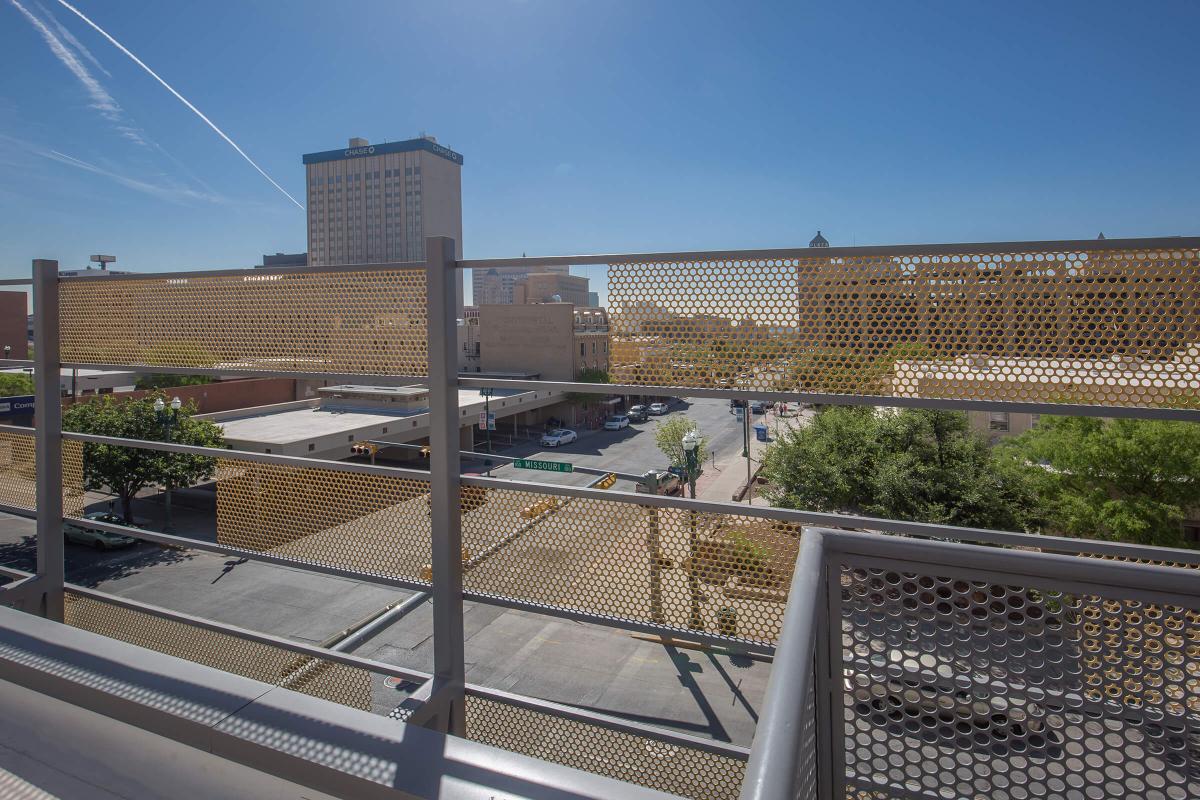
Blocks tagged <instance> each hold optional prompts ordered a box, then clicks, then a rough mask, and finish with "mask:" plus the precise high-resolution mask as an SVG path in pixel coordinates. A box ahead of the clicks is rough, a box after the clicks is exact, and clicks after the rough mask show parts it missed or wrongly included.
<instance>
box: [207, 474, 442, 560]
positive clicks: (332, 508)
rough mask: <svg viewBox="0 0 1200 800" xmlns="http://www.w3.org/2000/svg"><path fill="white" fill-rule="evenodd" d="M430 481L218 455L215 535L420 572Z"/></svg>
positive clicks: (256, 546) (238, 543) (277, 550)
mask: <svg viewBox="0 0 1200 800" xmlns="http://www.w3.org/2000/svg"><path fill="white" fill-rule="evenodd" d="M429 530H430V526H429V482H428V481H421V480H410V479H407V478H396V477H391V476H383V475H366V474H362V473H357V472H342V471H339V470H331V469H322V468H319V467H303V468H298V467H284V466H279V465H275V464H257V463H252V462H248V461H239V460H236V459H230V458H222V459H218V461H217V541H218V542H220V543H221V544H227V545H231V546H234V547H241V548H245V549H248V550H258V551H262V552H270V553H274V554H276V555H281V556H286V557H289V558H294V559H296V560H297V561H308V562H312V563H318V564H326V565H329V566H334V567H339V568H342V569H349V570H354V571H357V572H363V573H368V574H375V575H386V576H389V577H398V578H407V579H410V580H414V581H415V580H422V578H421V572H422V569H423V567H424V566H425V565H426V564H428V563H429V562H430V558H431V555H430V554H431V549H430V533H429Z"/></svg>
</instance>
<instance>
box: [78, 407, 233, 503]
mask: <svg viewBox="0 0 1200 800" xmlns="http://www.w3.org/2000/svg"><path fill="white" fill-rule="evenodd" d="M159 397H163V394H162V393H161V392H156V393H155V394H153V395H151V396H149V397H146V398H143V399H141V400H116V399H114V398H113V397H112V396H111V395H106V396H105V397H103V398H102V399H97V400H93V401H91V402H89V403H79V404H78V405H73V406H71V407H70V408H68V409H66V410H64V411H63V429H64V430H69V431H78V432H80V433H93V434H99V435H102V436H117V437H121V438H125V439H143V440H147V441H157V442H161V441H166V439H167V434H166V431H165V429H164V427H163V425H162V423H160V422H159V420H158V416H157V414H156V412H155V410H154V401H155V400H156V399H157V398H159ZM164 399H165V398H164ZM195 411H196V408H195V405H194V404H192V403H189V404H188V405H186V406H184V407H183V408H181V409H179V418H178V423H177V424H176V425H174V427H173V428H172V429H171V434H170V440H171V441H172V442H176V443H178V444H190V445H198V446H202V447H222V446H224V444H225V440H224V437H223V436H222V434H221V429H220V428H219V427H218V426H217V425H215V424H214V423H212V422H209V421H208V420H200V419H196V418H194V417H193V416H192V415H193V414H194V413H195ZM215 470H216V459H215V458H211V457H208V456H196V455H184V454H181V453H164V452H160V451H157V450H143V449H138V448H130V447H118V446H114V445H106V444H93V443H86V444H84V446H83V481H84V488H85V489H88V490H91V491H103V490H105V489H109V490H111V491H112V492H113V493H114V494H116V495H117V496H118V497H119V498H120V499H121V514H122V516H123V517H124V518H125V521H126V522H133V508H132V504H133V498H134V497H135V496H136V495H137V493H138V492H139V491H141V490H142V489H144V488H146V487H147V486H164V487H170V488H180V487H185V486H192V485H194V484H196V483H198V482H200V481H202V480H206V479H208V478H211V477H212V475H213V473H214V471H215Z"/></svg>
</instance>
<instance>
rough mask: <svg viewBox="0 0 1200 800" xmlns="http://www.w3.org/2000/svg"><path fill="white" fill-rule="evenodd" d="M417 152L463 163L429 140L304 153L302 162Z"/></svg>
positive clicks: (455, 154) (447, 150)
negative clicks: (420, 151)
mask: <svg viewBox="0 0 1200 800" xmlns="http://www.w3.org/2000/svg"><path fill="white" fill-rule="evenodd" d="M418 150H424V151H425V152H427V153H433V154H434V155H435V156H441V157H442V158H444V159H446V160H447V161H450V162H452V163H454V164H459V165H461V164H462V163H463V157H462V153H456V152H454V151H453V150H451V149H450V148H449V147H446V146H444V145H440V144H438V143H437V142H434V141H431V140H429V139H405V140H404V141H402V142H384V143H383V144H368V145H366V146H364V147H344V148H341V149H338V150H322V151H321V152H319V153H305V154H304V156H303V158H302V160H303V162H304V163H305V164H321V163H324V162H326V161H346V160H348V159H352V158H363V157H364V156H382V155H386V154H387V153H413V152H416V151H418Z"/></svg>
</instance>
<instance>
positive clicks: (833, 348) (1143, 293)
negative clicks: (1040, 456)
mask: <svg viewBox="0 0 1200 800" xmlns="http://www.w3.org/2000/svg"><path fill="white" fill-rule="evenodd" d="M1198 277H1200V253H1198V252H1197V251H1196V250H1194V249H1186V250H1185V249H1181V250H1154V251H1135V250H1100V249H1096V250H1090V251H1082V250H1081V251H1072V252H1025V251H1021V250H1018V249H1014V250H1013V251H1012V252H1010V253H1003V254H981V253H971V252H969V251H964V252H961V253H957V254H938V255H926V256H921V255H907V254H906V255H894V256H889V255H886V254H884V255H879V254H872V255H842V256H830V255H821V251H820V250H813V253H812V255H808V254H805V255H804V256H798V257H794V258H784V259H747V260H712V261H700V262H648V263H630V264H613V265H610V266H609V271H608V281H609V285H608V292H609V303H610V315H611V325H612V331H613V342H612V369H611V373H612V375H613V380H614V381H615V382H619V383H634V384H656V385H665V386H679V387H706V388H721V387H730V388H744V389H763V390H780V391H804V392H828V393H842V394H866V395H879V396H889V395H894V396H904V397H930V398H954V399H971V400H1011V401H1039V402H1062V403H1089V404H1105V405H1119V406H1168V407H1170V406H1183V407H1200V401H1197V399H1196V395H1197V392H1198V391H1200V345H1198V342H1200V290H1198V289H1197V283H1198Z"/></svg>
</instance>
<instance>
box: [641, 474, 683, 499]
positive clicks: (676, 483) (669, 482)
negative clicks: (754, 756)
mask: <svg viewBox="0 0 1200 800" xmlns="http://www.w3.org/2000/svg"><path fill="white" fill-rule="evenodd" d="M634 491H636V492H641V493H642V494H649V493H650V490H649V489H648V488H647V487H646V484H645V483H643V482H641V481H638V482H637V484H635V485H634ZM658 493H659V494H666V495H682V494H683V481H681V480H679V476H678V475H673V474H671V473H670V472H660V473H658Z"/></svg>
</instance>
